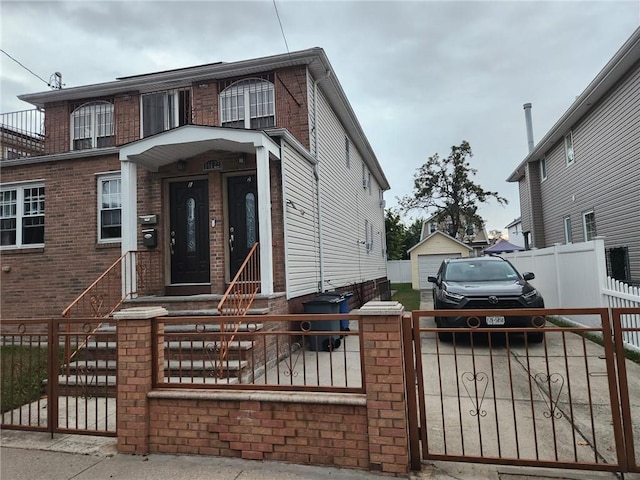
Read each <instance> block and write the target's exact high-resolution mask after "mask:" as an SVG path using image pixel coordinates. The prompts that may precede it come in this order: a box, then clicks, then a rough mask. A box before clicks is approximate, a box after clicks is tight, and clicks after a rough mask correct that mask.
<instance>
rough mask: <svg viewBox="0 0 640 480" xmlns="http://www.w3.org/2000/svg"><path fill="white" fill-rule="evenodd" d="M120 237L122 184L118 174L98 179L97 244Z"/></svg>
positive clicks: (117, 239) (116, 239)
mask: <svg viewBox="0 0 640 480" xmlns="http://www.w3.org/2000/svg"><path fill="white" fill-rule="evenodd" d="M121 237H122V184H121V181H120V174H114V175H104V176H101V177H99V178H98V242H114V241H119V240H120V239H121Z"/></svg>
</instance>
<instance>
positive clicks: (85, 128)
mask: <svg viewBox="0 0 640 480" xmlns="http://www.w3.org/2000/svg"><path fill="white" fill-rule="evenodd" d="M113 135H114V134H113V104H112V103H109V102H91V103H85V104H84V105H82V106H80V107H78V108H76V109H75V110H74V111H73V113H72V114H71V149H72V150H86V149H89V148H105V147H112V146H113V145H114V138H113Z"/></svg>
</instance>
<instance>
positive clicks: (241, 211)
mask: <svg viewBox="0 0 640 480" xmlns="http://www.w3.org/2000/svg"><path fill="white" fill-rule="evenodd" d="M227 197H228V198H227V200H228V205H229V232H228V235H229V237H228V238H229V280H232V279H233V277H235V275H236V273H237V272H238V269H239V268H240V267H241V266H242V262H244V260H245V258H247V255H248V254H249V250H251V247H253V244H254V243H256V242H258V241H259V238H258V237H259V236H258V187H257V185H256V176H255V174H252V175H242V176H238V177H228V179H227Z"/></svg>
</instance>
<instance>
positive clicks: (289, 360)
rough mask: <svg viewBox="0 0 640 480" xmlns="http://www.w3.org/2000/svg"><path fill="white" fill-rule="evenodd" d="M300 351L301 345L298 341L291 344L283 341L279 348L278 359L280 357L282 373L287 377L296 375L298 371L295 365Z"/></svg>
mask: <svg viewBox="0 0 640 480" xmlns="http://www.w3.org/2000/svg"><path fill="white" fill-rule="evenodd" d="M301 352H302V345H301V344H300V342H294V343H292V344H288V343H285V344H284V345H283V346H282V347H281V348H280V352H279V355H278V358H279V359H282V362H283V364H284V367H285V369H284V372H283V373H284V374H285V375H286V376H287V377H297V376H298V371H297V370H296V365H297V363H298V360H299V359H300V353H301Z"/></svg>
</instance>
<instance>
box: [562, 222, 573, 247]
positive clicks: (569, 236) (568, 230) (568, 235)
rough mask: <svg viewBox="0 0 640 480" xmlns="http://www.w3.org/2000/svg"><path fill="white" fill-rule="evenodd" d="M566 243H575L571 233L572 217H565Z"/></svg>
mask: <svg viewBox="0 0 640 480" xmlns="http://www.w3.org/2000/svg"><path fill="white" fill-rule="evenodd" d="M562 221H563V223H564V243H573V234H572V233H571V217H564V218H563V219H562Z"/></svg>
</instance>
